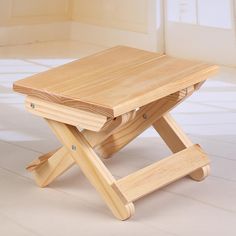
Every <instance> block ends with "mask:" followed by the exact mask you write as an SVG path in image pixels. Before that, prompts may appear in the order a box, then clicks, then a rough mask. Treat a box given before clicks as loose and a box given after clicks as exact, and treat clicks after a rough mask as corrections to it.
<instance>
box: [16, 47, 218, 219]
mask: <svg viewBox="0 0 236 236" xmlns="http://www.w3.org/2000/svg"><path fill="white" fill-rule="evenodd" d="M216 70H217V67H216V66H214V65H209V64H206V63H201V62H196V61H189V60H183V59H176V58H173V57H169V56H166V55H160V54H157V53H152V52H147V51H143V50H138V49H134V48H129V47H124V46H117V47H114V48H111V49H108V50H105V51H103V52H101V53H97V54H95V55H92V56H89V57H86V58H83V59H81V60H78V61H75V62H72V63H69V64H66V65H63V66H60V67H58V68H55V69H52V70H49V71H46V72H43V73H40V74H37V75H34V76H32V77H30V78H26V79H23V80H20V81H17V82H16V83H14V90H15V91H17V92H20V93H23V94H26V95H27V98H26V108H27V110H28V111H30V112H32V113H33V114H35V115H38V116H41V117H43V118H44V119H45V120H46V121H47V122H48V124H49V126H50V127H51V128H52V130H53V131H54V133H55V135H56V136H57V137H58V139H59V140H60V141H61V143H62V147H60V148H59V149H57V150H54V151H52V152H50V153H47V154H45V155H43V156H41V157H39V159H37V160H36V161H33V162H32V163H31V164H30V165H29V166H28V167H27V169H28V170H30V171H32V173H33V174H34V176H35V180H36V182H37V184H38V185H39V186H41V187H45V186H47V185H49V184H50V183H51V182H52V181H53V180H55V179H56V178H57V177H58V176H59V175H61V174H62V173H63V172H65V171H66V170H67V169H69V168H70V167H71V166H72V165H73V164H75V163H76V164H78V165H79V166H80V168H81V170H82V172H83V173H84V174H85V176H86V177H87V178H88V180H89V181H90V182H91V184H92V185H93V186H94V187H95V188H96V189H97V191H98V192H99V193H100V194H101V196H102V197H103V199H104V200H105V202H106V203H107V205H108V207H109V208H110V210H111V211H112V212H113V214H114V215H115V216H116V217H117V218H118V219H121V220H125V219H128V218H129V217H130V216H131V215H132V214H133V213H134V205H133V202H134V201H135V200H137V199H139V198H141V197H143V196H144V195H146V194H148V193H151V192H153V191H154V190H156V189H159V188H161V187H163V186H165V185H167V184H169V183H171V182H173V181H175V180H177V179H180V178H182V177H184V176H187V175H189V176H190V177H191V178H192V179H194V180H197V181H201V180H203V179H204V178H205V177H206V176H207V175H208V173H209V160H208V158H207V156H206V154H205V153H204V151H203V150H202V149H201V147H200V146H199V145H198V144H196V145H194V144H192V142H191V141H190V140H189V139H188V137H187V136H186V135H185V134H184V132H183V131H182V130H181V128H180V127H179V126H178V125H177V124H176V122H175V121H174V120H173V118H172V117H171V115H170V114H169V111H170V110H171V109H173V108H174V107H175V106H177V105H178V104H180V103H181V102H182V101H184V100H185V99H186V98H187V97H189V96H190V95H191V94H193V92H194V91H196V90H197V89H199V88H200V87H201V85H202V84H203V82H204V81H205V80H206V79H207V78H208V77H209V76H210V75H212V74H213V73H215V72H216ZM151 125H152V126H153V127H154V128H155V129H156V131H157V132H158V133H159V134H160V136H161V137H162V138H163V140H164V141H165V142H166V144H167V145H168V146H169V148H170V149H171V151H172V152H173V153H174V154H173V155H172V156H170V157H167V158H165V159H163V160H161V161H158V162H156V163H154V164H152V165H150V166H147V167H145V168H143V169H141V170H139V171H137V172H135V173H132V174H130V175H128V176H126V177H123V178H121V179H118V180H116V179H115V178H114V177H113V176H112V174H111V173H110V172H109V170H108V169H107V168H106V166H105V165H104V164H103V162H102V161H101V159H100V157H101V158H109V157H111V156H112V154H114V153H116V152H118V151H119V150H120V149H122V148H123V147H124V146H126V145H127V144H128V143H129V142H130V141H132V140H133V139H134V138H136V137H137V136H138V135H139V134H141V133H142V132H143V131H145V130H146V129H147V128H149V127H150V126H151ZM81 130H82V131H81Z"/></svg>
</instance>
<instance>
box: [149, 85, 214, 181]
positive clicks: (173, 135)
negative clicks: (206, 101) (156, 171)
mask: <svg viewBox="0 0 236 236" xmlns="http://www.w3.org/2000/svg"><path fill="white" fill-rule="evenodd" d="M195 89H199V86H195ZM153 127H154V128H155V129H156V131H157V132H158V133H159V134H160V136H161V137H162V139H163V140H164V142H165V143H166V144H167V146H168V147H169V148H170V150H171V151H172V152H173V153H177V152H179V151H182V150H184V149H186V148H189V147H191V146H192V145H193V143H192V141H191V140H190V139H189V138H188V137H187V135H186V134H185V133H184V131H183V130H182V129H181V127H180V126H179V125H178V124H177V123H176V121H175V120H174V119H173V118H172V116H171V115H170V114H169V113H166V114H164V115H163V116H162V117H161V118H160V119H159V120H157V121H156V122H154V123H153ZM209 174H210V166H209V165H207V166H203V167H200V168H199V169H197V170H195V171H193V172H192V173H190V174H189V176H190V177H191V178H192V179H193V180H196V181H202V180H204V179H205V178H206V177H207V176H208V175H209Z"/></svg>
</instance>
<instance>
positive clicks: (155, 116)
mask: <svg viewBox="0 0 236 236" xmlns="http://www.w3.org/2000/svg"><path fill="white" fill-rule="evenodd" d="M196 88H197V86H192V87H189V88H187V89H185V90H182V91H179V92H178V93H175V94H171V95H169V96H167V97H165V98H163V99H160V100H158V101H156V102H153V103H151V104H148V105H146V106H144V107H141V108H140V109H139V110H137V111H134V112H131V113H130V114H129V115H127V116H125V118H124V117H123V118H120V117H119V118H116V119H115V120H114V121H113V123H112V125H110V126H109V127H108V128H106V129H103V130H101V131H100V132H93V131H89V130H83V131H82V132H80V131H79V130H78V129H77V128H76V127H75V126H71V125H67V124H64V123H61V122H58V121H54V120H50V119H46V120H47V121H48V124H49V126H50V127H51V128H52V130H53V131H54V133H55V134H56V136H57V137H58V139H59V140H60V141H61V142H62V144H63V147H61V148H60V149H58V150H56V151H54V152H51V153H48V154H46V155H44V156H42V157H40V158H39V159H38V160H36V161H34V162H33V163H31V164H30V165H29V166H28V169H29V170H31V171H32V172H33V173H34V175H35V178H36V182H37V183H38V184H39V185H40V186H41V187H44V186H47V185H48V184H50V183H51V182H52V181H53V180H54V179H55V178H56V177H58V176H59V175H61V174H62V173H63V172H64V171H66V170H67V169H68V168H70V167H71V166H72V165H73V164H75V163H76V164H78V165H79V166H80V168H81V170H82V171H83V173H84V174H85V176H86V177H87V178H88V179H89V181H90V182H91V184H92V185H93V186H94V187H95V188H96V189H97V191H98V192H99V193H100V194H101V196H102V197H103V198H104V200H105V202H106V203H107V205H108V207H109V208H110V209H111V211H112V212H113V214H114V215H115V216H116V217H117V218H118V219H121V220H125V219H128V218H129V217H130V216H131V215H132V214H133V212H134V206H133V201H135V200H137V199H139V198H140V197H143V196H144V195H146V194H148V193H150V192H153V191H154V190H156V189H158V188H161V187H163V186H165V185H167V184H169V183H171V182H173V181H175V180H177V179H179V178H181V177H184V176H186V175H190V176H191V177H192V178H193V179H195V180H198V181H200V180H202V179H204V178H205V177H206V176H207V174H208V171H209V165H208V164H209V160H208V158H207V156H206V155H205V153H204V152H203V151H202V149H201V148H200V146H199V145H193V144H192V143H191V141H190V140H189V139H188V138H187V136H186V135H185V134H184V133H183V131H182V130H181V129H180V127H179V126H178V125H177V124H176V123H175V122H174V120H173V119H172V118H171V116H170V115H169V113H168V112H169V111H170V110H171V109H172V108H173V107H175V106H176V105H177V104H179V103H180V102H182V101H183V100H184V99H185V98H186V97H188V96H189V95H191V94H192V93H193V92H194V90H195V89H196ZM151 125H153V126H154V128H155V129H156V130H157V131H158V132H159V134H160V135H161V137H162V138H163V140H164V141H165V142H166V143H167V145H168V146H169V147H170V149H171V150H172V152H173V153H174V154H173V155H172V156H170V157H167V158H165V159H163V160H161V161H159V162H156V163H154V164H152V165H150V166H148V167H145V168H143V169H141V170H139V171H137V172H135V173H132V174H130V175H128V176H126V177H124V178H121V179H119V180H116V179H115V178H114V177H113V176H112V175H111V173H110V172H109V170H108V169H107V168H106V167H105V165H104V164H103V162H102V161H101V160H100V158H99V157H98V156H97V154H98V155H99V156H101V157H104V158H107V157H110V156H111V155H112V154H113V153H115V152H117V151H119V150H120V149H121V148H123V147H124V146H125V145H127V144H128V143H129V142H131V141H132V140H133V139H134V138H135V137H137V136H138V135H139V134H140V133H142V132H143V131H144V130H146V129H147V128H148V127H150V126H151Z"/></svg>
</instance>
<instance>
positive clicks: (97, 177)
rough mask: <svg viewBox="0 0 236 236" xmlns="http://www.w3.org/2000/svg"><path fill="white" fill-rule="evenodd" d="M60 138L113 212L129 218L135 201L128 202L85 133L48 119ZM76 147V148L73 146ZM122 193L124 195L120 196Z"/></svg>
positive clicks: (121, 217)
mask: <svg viewBox="0 0 236 236" xmlns="http://www.w3.org/2000/svg"><path fill="white" fill-rule="evenodd" d="M47 121H48V124H49V126H50V127H51V128H52V130H53V131H54V133H55V135H56V136H57V137H58V139H59V140H60V141H61V142H62V143H63V144H64V145H65V147H66V148H67V149H68V150H70V154H71V156H72V157H73V159H74V161H75V162H76V163H77V164H78V165H79V167H80V168H81V170H82V171H83V173H84V174H85V176H86V177H87V178H88V180H89V181H90V183H91V184H92V185H93V186H94V187H95V188H96V190H97V191H98V192H99V193H100V195H101V196H102V197H103V199H104V200H105V202H106V203H107V205H108V207H109V208H110V210H111V211H112V212H113V214H114V215H115V216H116V217H117V218H118V219H121V220H125V219H128V218H129V217H130V216H131V215H132V214H133V212H134V206H133V203H131V202H128V201H127V200H126V199H125V197H124V196H123V194H122V193H121V192H119V193H117V191H119V187H118V186H116V188H114V185H116V180H115V178H114V177H113V176H112V175H111V173H110V172H109V171H108V169H107V168H106V167H105V165H104V164H103V162H102V161H101V160H100V159H99V157H98V156H97V155H96V153H95V152H94V151H93V149H92V147H91V146H90V145H89V144H88V142H87V141H86V139H85V138H84V137H83V135H82V134H81V133H80V132H79V131H78V130H77V129H76V128H75V127H73V126H70V125H66V124H62V123H59V122H56V121H52V120H47ZM72 147H74V148H72ZM120 195H122V196H123V197H120Z"/></svg>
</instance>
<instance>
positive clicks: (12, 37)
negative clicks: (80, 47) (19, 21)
mask: <svg viewBox="0 0 236 236" xmlns="http://www.w3.org/2000/svg"><path fill="white" fill-rule="evenodd" d="M70 23H71V22H69V21H62V22H53V23H45V24H31V25H18V26H8V27H0V46H8V45H17V44H26V43H33V42H43V41H51V40H67V39H69V38H70Z"/></svg>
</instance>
